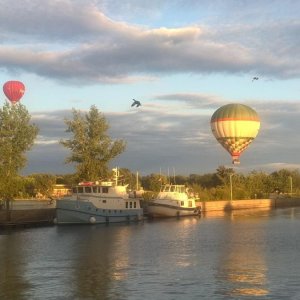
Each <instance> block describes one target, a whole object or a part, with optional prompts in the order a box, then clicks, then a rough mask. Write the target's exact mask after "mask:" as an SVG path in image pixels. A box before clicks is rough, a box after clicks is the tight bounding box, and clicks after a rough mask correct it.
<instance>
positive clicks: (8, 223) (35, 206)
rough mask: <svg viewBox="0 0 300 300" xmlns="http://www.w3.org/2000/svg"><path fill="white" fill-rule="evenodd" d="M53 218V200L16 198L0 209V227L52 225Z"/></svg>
mask: <svg viewBox="0 0 300 300" xmlns="http://www.w3.org/2000/svg"><path fill="white" fill-rule="evenodd" d="M54 218H55V201H52V202H51V201H49V200H48V201H46V200H43V201H39V200H16V201H12V202H11V204H10V210H8V211H7V210H6V207H5V206H3V207H2V208H1V209H0V228H1V227H5V228H7V227H9V228H14V227H27V226H40V225H53V220H54Z"/></svg>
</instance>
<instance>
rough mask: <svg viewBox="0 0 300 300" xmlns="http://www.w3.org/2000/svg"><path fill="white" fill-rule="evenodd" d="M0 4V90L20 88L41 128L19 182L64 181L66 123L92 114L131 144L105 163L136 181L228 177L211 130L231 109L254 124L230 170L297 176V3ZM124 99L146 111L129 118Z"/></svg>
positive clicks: (39, 0)
mask: <svg viewBox="0 0 300 300" xmlns="http://www.w3.org/2000/svg"><path fill="white" fill-rule="evenodd" d="M0 4H1V11H0V40H1V42H0V80H1V82H2V83H3V84H4V83H5V82H6V81H7V80H12V79H13V80H20V81H22V82H24V84H25V85H26V92H25V95H24V97H23V98H22V100H21V101H22V103H23V104H24V105H25V106H26V107H27V109H28V110H29V112H30V113H31V115H32V120H33V121H34V122H35V123H36V124H37V125H38V126H39V128H40V132H39V136H38V139H37V141H36V144H35V145H34V147H33V148H32V150H31V151H30V152H29V153H28V166H27V167H26V168H25V170H24V173H32V172H50V173H67V172H71V171H72V166H70V165H66V164H65V163H64V159H65V158H66V156H67V155H68V151H67V150H66V149H64V148H63V147H62V146H61V145H60V144H59V143H58V141H59V140H60V139H62V138H67V137H68V135H67V134H66V133H65V129H66V126H65V124H64V118H69V117H70V111H71V109H72V108H75V109H79V110H82V111H83V112H84V111H88V110H89V108H90V107H91V106H92V105H96V106H97V107H98V108H99V110H100V111H102V112H103V113H104V115H105V117H106V118H107V120H108V121H109V124H110V134H111V136H112V137H113V138H117V139H124V140H125V141H126V143H127V148H126V151H125V152H124V153H123V154H122V155H120V156H119V157H118V158H117V159H116V160H115V161H113V162H112V165H119V166H120V167H125V168H129V169H131V170H132V171H133V172H134V171H139V172H140V173H141V174H150V173H152V172H159V170H160V169H161V170H162V171H163V172H166V171H167V169H168V168H169V169H173V168H174V169H175V170H176V173H177V174H191V173H199V174H201V173H207V172H214V171H215V170H216V168H218V166H220V165H225V166H227V167H231V160H230V156H229V154H228V153H227V152H226V151H225V150H224V149H223V148H222V147H221V146H220V145H219V144H218V143H217V141H216V140H215V139H214V137H213V135H212V133H211V130H210V125H209V121H210V117H211V115H212V114H213V112H214V111H215V110H216V109H217V108H218V107H220V106H221V105H225V104H227V103H232V102H237V103H244V104H246V105H249V106H251V107H253V108H254V109H255V110H256V111H257V112H258V114H259V116H260V118H261V130H260V132H259V135H258V136H257V138H256V140H255V141H254V142H253V143H252V144H251V145H250V147H249V148H248V149H247V150H246V151H245V152H244V153H243V155H242V157H241V165H240V166H239V167H238V168H237V171H238V172H249V171H252V170H254V169H255V170H263V171H274V170H277V169H280V168H289V169H298V168H299V167H300V162H299V161H300V159H299V153H300V151H299V150H300V143H299V138H300V133H299V130H298V128H299V125H300V118H299V113H300V97H299V95H300V85H299V76H300V57H299V53H300V51H299V50H300V35H299V32H300V21H299V15H298V12H299V11H300V3H299V1H289V0H286V1H279V0H278V1H277V0H274V1H267V0H260V1H259V0H257V1H255V0H254V1H243V0H241V1H234V0H227V1H221V0H202V1H193V0H185V1H183V0H177V1H176V0H174V1H166V0H164V1H159V0H153V1H142V0H131V1H126V0H125V1H108V0H102V1H101V0H99V1H97V0H73V1H71V0H57V1H54V0H16V1H14V5H12V4H11V1H9V0H0ZM254 76H258V77H259V80H258V81H255V82H252V78H253V77H254ZM132 98H135V99H139V100H140V101H141V102H142V106H141V107H140V108H138V109H137V108H131V106H130V105H131V99H132ZM1 101H2V103H4V101H6V100H5V96H4V94H3V96H2V99H1Z"/></svg>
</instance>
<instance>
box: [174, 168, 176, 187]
mask: <svg viewBox="0 0 300 300" xmlns="http://www.w3.org/2000/svg"><path fill="white" fill-rule="evenodd" d="M173 176H174V184H176V177H175V168H174V167H173Z"/></svg>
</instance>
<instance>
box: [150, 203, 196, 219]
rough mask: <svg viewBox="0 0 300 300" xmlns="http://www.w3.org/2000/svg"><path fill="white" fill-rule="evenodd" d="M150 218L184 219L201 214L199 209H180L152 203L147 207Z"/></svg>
mask: <svg viewBox="0 0 300 300" xmlns="http://www.w3.org/2000/svg"><path fill="white" fill-rule="evenodd" d="M147 212H148V215H149V216H150V217H184V216H197V215H199V214H200V209H199V208H198V207H188V208H187V207H179V206H172V205H166V204H157V203H151V204H149V205H148V207H147Z"/></svg>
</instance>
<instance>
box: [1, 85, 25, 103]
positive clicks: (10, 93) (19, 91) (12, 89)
mask: <svg viewBox="0 0 300 300" xmlns="http://www.w3.org/2000/svg"><path fill="white" fill-rule="evenodd" d="M3 92H4V94H5V96H6V97H7V99H8V100H9V101H10V102H11V103H13V104H15V103H17V102H18V101H19V100H20V99H21V98H22V96H23V95H24V92H25V85H24V84H23V83H22V82H21V81H16V80H11V81H7V82H6V83H5V84H4V85H3Z"/></svg>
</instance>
